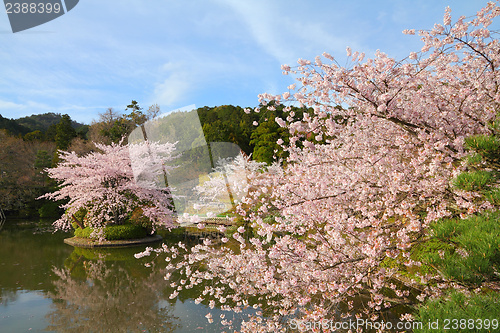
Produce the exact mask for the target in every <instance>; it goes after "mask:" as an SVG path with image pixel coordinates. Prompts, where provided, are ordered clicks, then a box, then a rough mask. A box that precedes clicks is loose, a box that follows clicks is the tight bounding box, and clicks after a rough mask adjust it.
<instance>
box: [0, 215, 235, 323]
mask: <svg viewBox="0 0 500 333" xmlns="http://www.w3.org/2000/svg"><path fill="white" fill-rule="evenodd" d="M67 237H71V235H70V234H68V233H63V232H56V233H54V232H53V229H52V227H51V221H41V222H36V221H21V220H10V221H9V220H8V221H6V223H5V224H4V225H3V227H2V229H1V230H0V331H1V332H7V333H10V332H13V333H17V332H220V331H221V330H222V326H221V324H220V322H218V321H217V320H216V318H219V314H220V313H221V312H220V310H219V311H217V309H214V310H216V311H214V310H212V311H210V312H212V315H213V317H214V323H212V324H210V323H208V321H207V319H206V318H205V315H206V314H207V313H208V312H209V309H208V307H207V306H205V305H203V304H195V302H194V298H196V297H197V296H195V295H196V291H195V290H192V291H190V290H184V291H183V292H181V293H180V295H179V296H178V297H177V299H175V300H170V299H169V295H170V291H169V290H168V283H167V281H165V280H164V278H163V276H164V274H165V272H164V271H162V267H159V266H160V265H161V264H163V263H164V261H163V263H162V262H161V261H158V264H159V265H158V267H157V268H156V267H154V265H153V267H145V264H146V263H147V262H148V260H150V259H148V258H142V259H140V260H139V259H135V258H134V256H133V255H134V254H135V253H137V252H140V251H143V250H144V249H145V246H142V247H134V248H120V249H80V248H73V247H72V246H69V245H67V244H64V243H63V239H64V238H67ZM190 293H191V294H190ZM226 319H228V318H227V317H226ZM234 319H235V320H237V319H238V318H234Z"/></svg>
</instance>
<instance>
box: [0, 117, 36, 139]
mask: <svg viewBox="0 0 500 333" xmlns="http://www.w3.org/2000/svg"><path fill="white" fill-rule="evenodd" d="M0 129H6V130H7V132H8V133H9V134H10V135H14V136H18V135H21V136H22V135H25V134H27V133H29V132H30V129H29V128H28V127H26V126H23V125H21V124H20V123H18V122H17V121H15V120H13V119H8V118H4V117H2V115H0Z"/></svg>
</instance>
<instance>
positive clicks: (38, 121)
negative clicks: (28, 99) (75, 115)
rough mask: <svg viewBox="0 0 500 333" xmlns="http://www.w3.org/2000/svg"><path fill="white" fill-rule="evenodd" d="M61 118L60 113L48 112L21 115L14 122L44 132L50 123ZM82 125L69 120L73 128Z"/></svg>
mask: <svg viewBox="0 0 500 333" xmlns="http://www.w3.org/2000/svg"><path fill="white" fill-rule="evenodd" d="M62 118H63V116H62V115H61V114H60V113H53V112H49V113H44V114H34V115H31V116H28V117H22V118H19V119H17V120H16V122H17V123H18V124H20V125H22V126H24V127H27V128H29V129H30V130H31V131H36V130H39V131H41V132H45V131H47V129H48V128H49V127H50V126H51V125H56V124H58V123H59V122H60V121H61V119H62ZM82 125H83V124H80V123H78V122H76V121H73V120H71V126H72V127H73V128H78V127H80V126H82Z"/></svg>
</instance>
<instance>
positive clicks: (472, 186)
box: [453, 170, 493, 191]
mask: <svg viewBox="0 0 500 333" xmlns="http://www.w3.org/2000/svg"><path fill="white" fill-rule="evenodd" d="M492 179H493V173H492V172H491V171H485V170H478V171H471V172H464V173H461V174H460V175H458V176H457V177H456V178H455V179H454V180H453V185H454V186H455V187H457V188H459V189H461V190H464V191H478V190H483V189H485V188H486V186H487V185H488V184H489V183H491V180H492Z"/></svg>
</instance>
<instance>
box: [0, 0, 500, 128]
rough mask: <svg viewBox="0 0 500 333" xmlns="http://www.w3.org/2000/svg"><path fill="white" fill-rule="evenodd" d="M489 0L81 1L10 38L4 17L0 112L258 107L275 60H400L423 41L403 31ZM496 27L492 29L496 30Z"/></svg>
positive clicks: (277, 85) (278, 78) (271, 87)
mask: <svg viewBox="0 0 500 333" xmlns="http://www.w3.org/2000/svg"><path fill="white" fill-rule="evenodd" d="M486 2H487V1H486V0H392V1H390V0H376V1H375V0H363V1H357V0H352V1H346V0H340V1H337V0H332V1H310V0H309V1H307V0H252V1H250V0H248V1H246V0H205V1H202V0H199V1H179V0H175V1H169V0H148V1H144V0H120V1H116V0H105V1H102V0H100V1H98V0H80V2H79V4H78V5H77V6H76V7H75V8H74V9H73V10H71V11H70V12H68V13H67V14H65V15H63V16H61V17H59V18H57V19H55V20H53V21H50V22H48V23H46V24H43V25H40V26H38V27H35V28H32V29H29V30H26V31H23V32H18V33H16V34H13V33H12V31H11V28H10V25H9V21H8V18H7V14H6V13H5V12H2V13H0V114H1V115H2V116H4V117H7V118H19V117H23V116H28V115H31V114H40V113H45V112H56V113H61V114H65V113H67V114H69V115H70V116H71V118H73V119H75V120H77V121H80V122H84V123H90V122H91V121H92V120H93V119H97V118H98V113H100V112H103V111H105V110H106V109H107V108H108V107H112V108H114V109H115V110H117V111H124V110H125V107H126V105H127V104H129V103H130V101H131V100H133V99H134V100H137V101H138V102H139V105H141V106H142V107H143V108H145V109H147V107H148V106H149V105H151V104H158V105H160V107H161V110H162V111H164V112H165V111H169V110H172V109H177V108H180V107H183V106H186V105H191V104H195V105H196V106H197V107H202V106H205V105H208V106H216V105H223V104H233V105H240V106H245V107H246V106H248V107H254V106H257V104H258V98H257V95H258V94H259V93H263V92H268V93H282V92H284V91H286V87H287V86H288V85H289V84H291V83H293V78H292V77H289V76H283V75H282V73H281V69H280V66H281V64H290V65H293V64H296V61H297V59H299V58H304V59H311V60H312V59H314V57H315V56H316V55H321V54H322V53H323V52H325V51H326V52H328V53H330V54H332V55H334V56H335V57H336V58H337V59H340V60H341V61H340V63H342V59H345V54H346V52H345V49H346V47H347V46H350V47H351V48H352V49H353V50H354V51H360V52H365V53H366V54H367V56H372V55H373V54H374V53H375V51H376V50H377V49H380V50H381V51H383V52H385V53H387V54H388V55H390V56H393V57H396V58H403V57H406V56H407V55H408V54H409V52H410V51H417V50H419V49H420V47H421V42H420V40H419V38H418V36H406V35H403V34H402V30H404V29H406V28H408V29H410V28H415V29H422V28H423V29H428V28H431V27H432V26H433V25H434V23H436V22H439V23H441V22H442V17H443V13H444V9H445V7H446V6H450V7H451V8H452V16H453V17H454V18H457V17H458V16H460V15H466V16H470V15H473V14H475V13H476V12H477V10H479V9H480V8H481V7H483V5H484V4H486ZM499 26H500V24H499V22H495V23H494V26H493V27H497V28H498V27H499Z"/></svg>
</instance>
